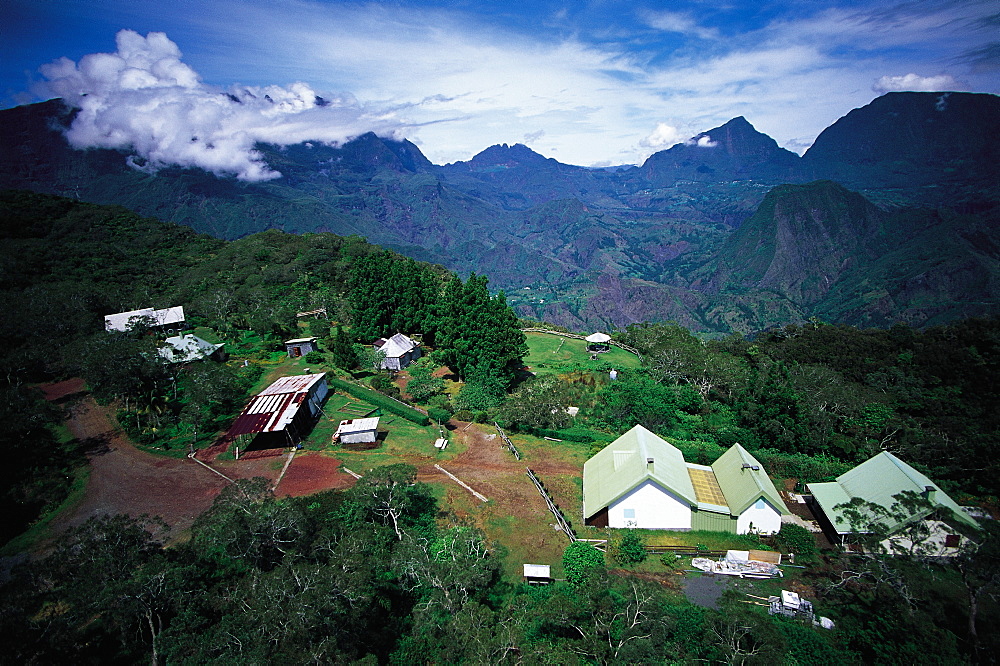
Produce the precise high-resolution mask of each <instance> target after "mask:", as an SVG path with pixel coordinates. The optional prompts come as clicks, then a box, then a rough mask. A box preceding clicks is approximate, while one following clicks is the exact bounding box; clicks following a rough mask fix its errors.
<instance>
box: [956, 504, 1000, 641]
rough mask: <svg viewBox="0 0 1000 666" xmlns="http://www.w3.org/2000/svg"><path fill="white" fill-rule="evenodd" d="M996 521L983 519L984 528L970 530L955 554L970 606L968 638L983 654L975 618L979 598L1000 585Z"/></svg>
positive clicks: (993, 592) (999, 538) (990, 594)
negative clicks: (976, 531)
mask: <svg viewBox="0 0 1000 666" xmlns="http://www.w3.org/2000/svg"><path fill="white" fill-rule="evenodd" d="M995 523H996V521H993V520H986V521H983V525H982V529H981V530H980V531H979V532H978V533H975V534H968V535H967V536H966V538H965V540H964V542H963V544H962V546H961V548H960V551H959V554H958V557H956V558H955V568H956V569H958V572H959V574H961V577H962V584H963V585H964V586H965V590H966V595H967V599H968V607H969V611H968V612H969V623H968V631H969V641H970V642H971V643H972V654H973V657H974V658H975V659H978V658H979V657H980V652H981V640H980V637H979V630H978V629H977V627H976V620H977V618H978V617H979V607H980V600H981V599H982V598H983V597H984V596H988V597H993V598H995V597H996V593H997V590H998V589H1000V527H998V526H997V525H996V524H995Z"/></svg>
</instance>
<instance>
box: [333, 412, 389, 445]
mask: <svg viewBox="0 0 1000 666" xmlns="http://www.w3.org/2000/svg"><path fill="white" fill-rule="evenodd" d="M377 438H378V417H377V416H373V417H371V418H367V419H347V420H346V421H341V422H340V425H339V426H338V427H337V432H335V433H334V434H333V440H334V441H337V440H340V441H341V442H342V443H344V444H359V443H363V442H374V441H375V440H376V439H377Z"/></svg>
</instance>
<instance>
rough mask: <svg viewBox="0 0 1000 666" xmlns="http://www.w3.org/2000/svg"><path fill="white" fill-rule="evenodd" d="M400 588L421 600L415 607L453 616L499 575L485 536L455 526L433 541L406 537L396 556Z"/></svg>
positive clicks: (412, 536)
mask: <svg viewBox="0 0 1000 666" xmlns="http://www.w3.org/2000/svg"><path fill="white" fill-rule="evenodd" d="M396 570H397V571H398V572H399V573H400V576H401V578H402V581H403V585H404V587H405V588H406V589H408V590H410V591H411V592H416V593H417V594H418V596H419V598H420V602H419V604H418V608H420V609H421V610H423V611H427V610H434V611H440V612H442V613H445V614H447V615H452V614H454V613H457V612H458V611H459V610H461V609H462V608H463V607H464V606H465V604H466V603H467V602H468V601H469V600H470V599H472V598H473V597H474V596H476V595H477V594H479V593H480V592H482V591H484V590H485V589H486V588H488V587H489V586H490V584H491V583H492V582H493V581H494V580H495V579H496V577H497V576H498V575H499V573H500V564H499V562H497V561H496V559H495V558H493V557H492V556H491V554H490V549H489V548H488V547H487V545H486V540H485V537H484V536H483V534H482V533H481V532H479V531H478V530H476V529H473V528H470V527H465V526H456V527H452V528H450V529H447V530H444V531H443V532H441V533H440V534H438V535H437V537H436V538H433V539H431V538H426V537H421V536H419V535H409V537H408V538H407V540H406V541H405V543H404V544H403V545H402V547H401V548H400V549H398V550H397V553H396Z"/></svg>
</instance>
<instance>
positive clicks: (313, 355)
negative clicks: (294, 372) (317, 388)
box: [302, 351, 326, 363]
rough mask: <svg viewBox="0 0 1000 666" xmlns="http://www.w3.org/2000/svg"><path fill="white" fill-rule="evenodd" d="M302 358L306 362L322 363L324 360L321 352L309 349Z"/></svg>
mask: <svg viewBox="0 0 1000 666" xmlns="http://www.w3.org/2000/svg"><path fill="white" fill-rule="evenodd" d="M302 358H303V360H305V362H306V363H322V362H323V361H324V360H326V359H325V358H324V357H323V353H322V352H318V351H311V352H309V353H308V354H306V355H305V356H303V357H302Z"/></svg>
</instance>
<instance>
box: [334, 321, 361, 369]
mask: <svg viewBox="0 0 1000 666" xmlns="http://www.w3.org/2000/svg"><path fill="white" fill-rule="evenodd" d="M330 354H331V355H332V356H333V364H334V365H335V366H337V367H338V368H343V369H344V370H352V369H354V368H355V367H357V365H358V353H357V350H355V348H354V345H353V344H352V343H351V339H350V338H349V337H348V335H347V334H346V333H345V332H344V329H343V328H342V327H341V326H338V327H337V332H336V333H335V334H334V336H333V341H332V343H331V345H330Z"/></svg>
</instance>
